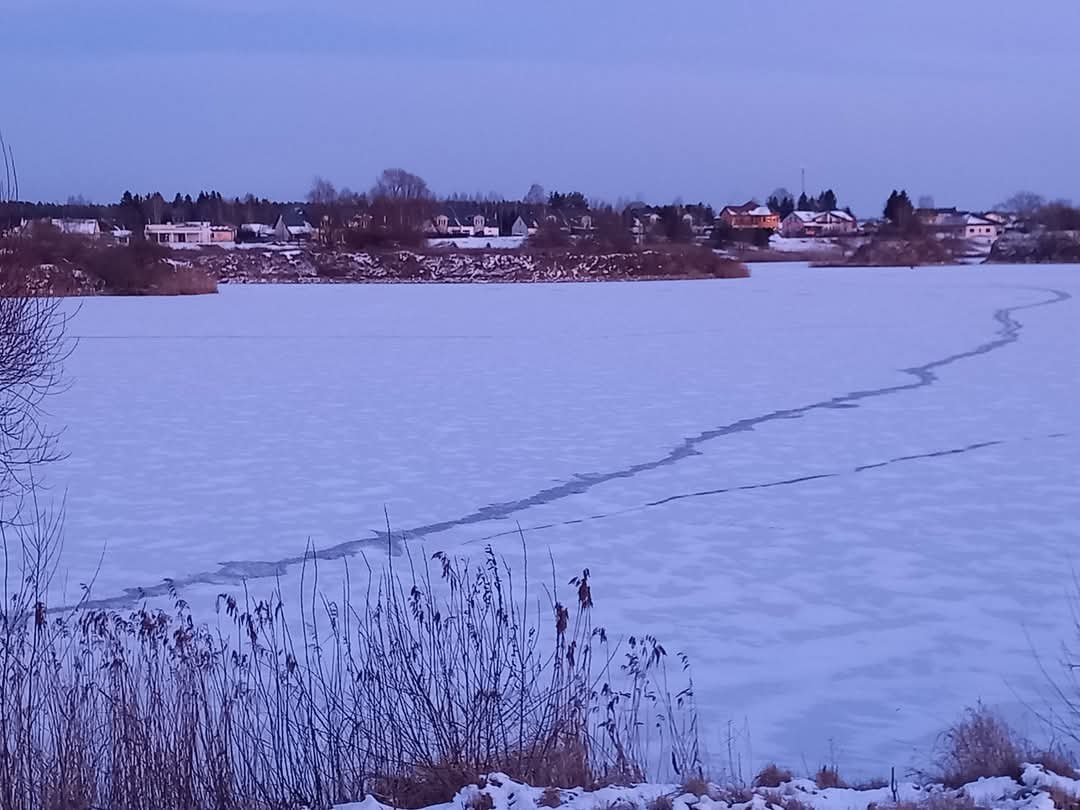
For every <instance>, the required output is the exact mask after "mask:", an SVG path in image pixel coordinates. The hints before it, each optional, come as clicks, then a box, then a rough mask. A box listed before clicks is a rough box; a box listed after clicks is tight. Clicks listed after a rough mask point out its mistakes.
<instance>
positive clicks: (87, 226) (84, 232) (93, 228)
mask: <svg viewBox="0 0 1080 810" xmlns="http://www.w3.org/2000/svg"><path fill="white" fill-rule="evenodd" d="M50 222H52V226H53V227H54V228H56V229H57V230H59V231H62V232H63V233H66V234H67V235H68V236H85V237H87V238H89V239H97V238H98V237H100V236H101V225H99V224H98V221H97V220H96V219H53V220H50Z"/></svg>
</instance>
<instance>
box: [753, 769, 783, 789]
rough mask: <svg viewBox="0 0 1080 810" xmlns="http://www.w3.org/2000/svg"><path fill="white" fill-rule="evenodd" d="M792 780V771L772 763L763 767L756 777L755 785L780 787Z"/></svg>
mask: <svg viewBox="0 0 1080 810" xmlns="http://www.w3.org/2000/svg"><path fill="white" fill-rule="evenodd" d="M791 780H792V775H791V771H788V770H785V769H783V768H781V767H780V766H778V765H776V764H775V763H771V764H769V765H766V766H765V767H764V768H762V769H761V771H760V772H759V773H758V775H757V776H755V777H754V787H759V788H778V787H780V786H781V785H783V784H786V783H787V782H790V781H791Z"/></svg>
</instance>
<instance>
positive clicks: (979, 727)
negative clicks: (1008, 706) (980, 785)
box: [937, 705, 1026, 787]
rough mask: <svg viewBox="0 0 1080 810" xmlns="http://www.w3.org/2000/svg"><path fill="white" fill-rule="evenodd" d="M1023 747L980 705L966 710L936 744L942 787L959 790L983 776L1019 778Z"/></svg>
mask: <svg viewBox="0 0 1080 810" xmlns="http://www.w3.org/2000/svg"><path fill="white" fill-rule="evenodd" d="M1025 750H1026V746H1025V744H1024V743H1023V741H1022V740H1020V738H1019V737H1017V735H1016V733H1015V732H1014V731H1013V730H1012V729H1011V728H1009V726H1008V725H1007V724H1006V723H1005V721H1004V720H1002V719H1001V717H999V716H998V715H997V714H995V713H994V712H992V711H990V710H989V709H987V708H986V707H984V706H981V705H980V706H977V707H975V708H973V709H969V710H968V711H967V713H966V714H965V716H964V718H963V719H962V720H960V721H959V722H958V723H956V724H955V725H954V726H953V727H952V728H950V729H949V730H948V731H946V732H945V733H944V734H943V735H942V736H941V739H940V740H939V743H938V757H937V760H938V769H939V773H938V774H937V776H938V777H939V779H940V781H941V782H942V784H944V785H946V786H947V787H960V786H962V785H966V784H968V783H970V782H974V781H976V780H978V779H982V778H984V777H993V776H1009V777H1012V778H1014V779H1019V778H1020V775H1021V772H1022V765H1023V763H1024V761H1025V759H1026V756H1025Z"/></svg>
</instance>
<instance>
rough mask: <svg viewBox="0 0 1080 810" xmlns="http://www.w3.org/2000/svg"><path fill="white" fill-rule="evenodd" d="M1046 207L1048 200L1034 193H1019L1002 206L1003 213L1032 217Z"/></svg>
mask: <svg viewBox="0 0 1080 810" xmlns="http://www.w3.org/2000/svg"><path fill="white" fill-rule="evenodd" d="M1044 205H1046V200H1045V199H1043V197H1042V196H1041V195H1039V194H1036V193H1035V192H1033V191H1018V192H1016V194H1013V195H1012V196H1011V197H1009V199H1007V200H1006V201H1005V202H1003V203H1002V204H1001V208H1002V210H1003V211H1008V212H1010V213H1013V214H1018V215H1020V216H1022V217H1030V216H1031V215H1032V214H1034V213H1035V212H1037V211H1038V210H1039V209H1040V208H1042V207H1043V206H1044Z"/></svg>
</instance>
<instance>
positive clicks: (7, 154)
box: [0, 130, 19, 203]
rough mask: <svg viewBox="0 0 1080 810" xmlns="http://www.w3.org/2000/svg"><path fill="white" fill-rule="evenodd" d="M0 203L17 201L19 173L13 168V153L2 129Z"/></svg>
mask: <svg viewBox="0 0 1080 810" xmlns="http://www.w3.org/2000/svg"><path fill="white" fill-rule="evenodd" d="M0 163H2V164H3V173H2V174H0V203H3V202H17V201H18V199H19V173H18V172H17V171H16V170H15V153H14V151H12V149H11V146H10V144H8V143H7V142H6V141H5V140H4V131H3V130H0Z"/></svg>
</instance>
